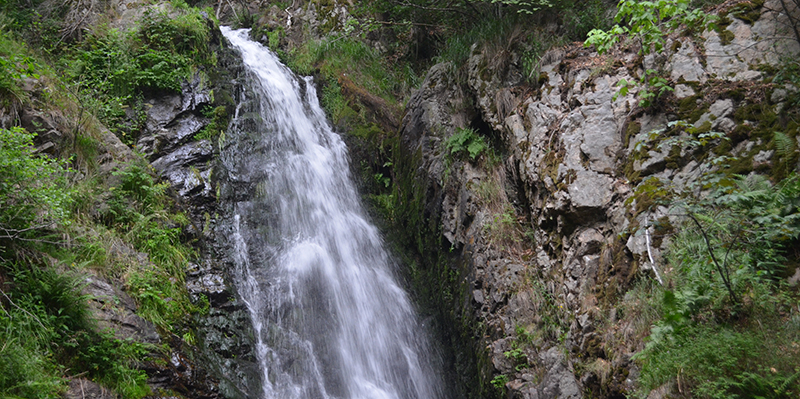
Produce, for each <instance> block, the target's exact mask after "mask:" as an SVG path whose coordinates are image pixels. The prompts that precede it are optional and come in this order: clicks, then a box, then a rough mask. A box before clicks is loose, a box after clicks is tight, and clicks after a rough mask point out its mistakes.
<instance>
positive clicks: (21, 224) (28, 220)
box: [0, 127, 70, 243]
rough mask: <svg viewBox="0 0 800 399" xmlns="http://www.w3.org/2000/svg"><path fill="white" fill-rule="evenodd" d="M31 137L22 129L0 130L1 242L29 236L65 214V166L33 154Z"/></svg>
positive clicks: (66, 201)
mask: <svg viewBox="0 0 800 399" xmlns="http://www.w3.org/2000/svg"><path fill="white" fill-rule="evenodd" d="M33 137H34V135H32V134H30V133H28V132H26V131H25V130H24V129H22V128H17V127H15V128H11V129H10V130H7V129H0V243H2V242H4V241H6V240H26V239H30V238H31V237H32V236H33V235H34V233H37V232H40V231H41V230H42V229H44V228H46V227H49V225H50V224H52V223H58V222H62V221H64V219H65V217H66V216H67V209H68V206H69V202H70V192H69V190H65V189H64V187H66V177H65V168H64V167H63V166H62V164H61V163H60V162H57V161H54V160H52V159H50V158H47V157H42V156H38V155H35V154H34V152H33V151H34V148H33ZM6 242H7V241H6Z"/></svg>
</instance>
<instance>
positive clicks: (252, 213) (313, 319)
mask: <svg viewBox="0 0 800 399" xmlns="http://www.w3.org/2000/svg"><path fill="white" fill-rule="evenodd" d="M222 32H223V35H224V36H225V37H226V38H228V40H229V41H230V42H231V43H232V44H233V46H234V47H235V48H237V49H238V50H239V51H240V52H241V54H242V58H243V60H244V65H245V70H246V74H247V75H248V76H247V80H248V83H247V86H248V88H246V90H245V91H244V93H243V94H242V98H241V99H240V102H239V105H238V107H237V112H236V115H235V118H234V121H233V123H232V124H231V127H230V129H229V130H228V132H227V134H226V138H225V146H224V149H223V150H222V154H221V159H222V164H223V169H224V170H225V172H224V173H225V174H226V176H227V178H226V179H225V180H226V181H225V183H224V184H222V190H224V194H223V195H222V197H223V198H228V199H229V201H230V202H229V204H228V206H229V208H230V212H231V215H232V217H231V220H230V222H229V226H228V227H227V228H228V231H230V232H231V233H230V234H229V237H227V238H228V240H229V241H230V246H231V247H232V252H233V254H232V258H233V260H234V263H235V265H236V276H235V278H236V280H237V281H236V284H237V288H238V291H239V294H240V296H241V297H242V299H243V301H244V302H245V303H246V305H247V307H248V309H249V312H250V315H251V318H252V322H253V326H254V330H255V333H256V337H255V341H256V342H255V345H256V357H257V359H258V361H259V363H260V365H261V370H262V372H263V376H262V378H263V395H264V397H266V398H280V399H288V398H303V399H310V398H353V399H362V398H363V399H382V398H387V399H388V398H398V399H400V398H419V399H435V398H442V397H443V396H444V394H443V392H442V391H443V390H442V384H441V381H440V379H441V378H440V377H439V375H440V374H439V373H438V371H437V367H436V363H437V360H436V359H437V356H435V355H433V354H432V353H435V351H432V350H431V348H430V347H429V344H428V343H427V334H426V333H425V331H424V328H422V327H421V325H420V322H419V321H418V320H417V317H416V315H415V313H414V310H413V307H412V305H411V303H410V301H409V298H408V296H407V295H406V293H405V292H404V291H403V290H402V289H401V288H400V287H399V286H398V284H397V282H396V281H395V278H394V275H393V270H392V262H391V260H390V258H389V256H388V254H387V252H386V251H385V250H384V249H383V247H382V245H383V243H382V240H381V238H380V235H379V234H378V232H377V230H376V228H375V227H374V226H372V225H371V224H370V223H369V222H368V221H367V220H366V219H365V216H364V214H365V213H364V211H363V210H362V208H361V205H360V202H359V198H358V194H357V193H356V190H355V187H354V184H353V183H352V181H351V179H350V176H349V166H348V160H347V152H346V148H345V145H344V143H343V142H342V140H341V138H340V137H339V136H338V135H337V134H335V133H334V132H333V131H332V129H331V127H330V126H329V125H328V123H327V121H326V119H325V115H324V113H323V111H322V110H321V109H320V107H319V103H318V100H317V98H316V92H315V90H314V88H313V85H311V84H310V81H309V79H308V78H306V79H298V78H296V77H295V75H293V74H292V73H291V71H289V70H288V69H287V68H286V67H285V66H283V65H282V64H280V62H279V61H278V59H277V57H275V55H273V54H272V53H271V52H270V51H269V50H268V49H266V48H264V47H263V46H261V45H260V44H258V43H256V42H252V41H250V40H248V39H247V35H248V31H247V30H231V29H229V28H226V27H223V28H222Z"/></svg>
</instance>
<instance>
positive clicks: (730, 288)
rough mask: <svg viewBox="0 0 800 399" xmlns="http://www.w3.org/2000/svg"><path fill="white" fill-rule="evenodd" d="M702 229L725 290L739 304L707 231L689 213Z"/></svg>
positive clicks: (707, 247) (689, 214)
mask: <svg viewBox="0 0 800 399" xmlns="http://www.w3.org/2000/svg"><path fill="white" fill-rule="evenodd" d="M686 215H687V216H688V217H689V218H690V219H691V220H692V221H693V222H694V224H695V225H696V226H697V228H698V229H700V234H702V235H703V241H705V243H706V249H707V250H708V254H709V255H710V256H711V261H712V262H713V263H714V266H715V267H716V268H717V271H718V272H719V276H720V277H721V278H722V282H723V283H724V284H725V288H727V289H728V295H730V297H731V302H733V303H738V302H739V300H738V299H737V298H736V294H735V293H734V292H733V287H732V286H731V282H730V279H729V278H728V274H727V273H725V271H723V270H722V265H720V263H719V261H717V257H716V256H715V255H714V250H713V248H711V240H709V239H708V234H706V230H705V229H704V228H703V226H702V225H701V224H700V221H699V220H697V218H696V217H695V216H694V214H693V213H691V212H689V213H687V214H686Z"/></svg>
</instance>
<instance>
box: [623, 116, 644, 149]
mask: <svg viewBox="0 0 800 399" xmlns="http://www.w3.org/2000/svg"><path fill="white" fill-rule="evenodd" d="M641 131H642V124H641V123H639V122H638V121H631V122H628V126H627V127H626V128H625V147H627V146H629V145H630V143H631V139H633V138H634V137H636V135H637V134H639V133H640V132H641Z"/></svg>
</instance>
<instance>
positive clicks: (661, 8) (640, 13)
mask: <svg viewBox="0 0 800 399" xmlns="http://www.w3.org/2000/svg"><path fill="white" fill-rule="evenodd" d="M712 20H713V18H712V16H710V15H707V14H706V13H704V12H703V10H701V9H699V8H697V9H691V8H690V5H689V1H688V0H656V1H634V0H621V1H620V2H619V4H618V5H617V14H616V16H614V21H615V22H616V23H617V25H615V26H614V27H612V28H611V29H610V30H608V31H603V30H600V29H595V30H592V31H591V32H589V34H588V37H587V39H586V43H585V45H586V46H592V45H593V46H595V48H596V49H597V51H598V52H599V53H600V54H603V53H605V52H607V51H608V50H610V49H611V47H613V46H614V44H616V43H617V42H618V41H619V40H620V39H621V38H623V37H631V38H633V39H635V40H637V41H638V42H639V44H640V45H641V49H640V50H639V51H640V52H641V53H642V54H645V55H646V54H650V53H651V52H661V51H663V50H664V42H665V38H666V37H667V35H669V34H670V33H672V32H674V31H675V30H677V29H678V28H679V27H680V26H681V25H686V26H689V27H706V26H708V25H709V23H711V22H712ZM620 24H622V25H620Z"/></svg>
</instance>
